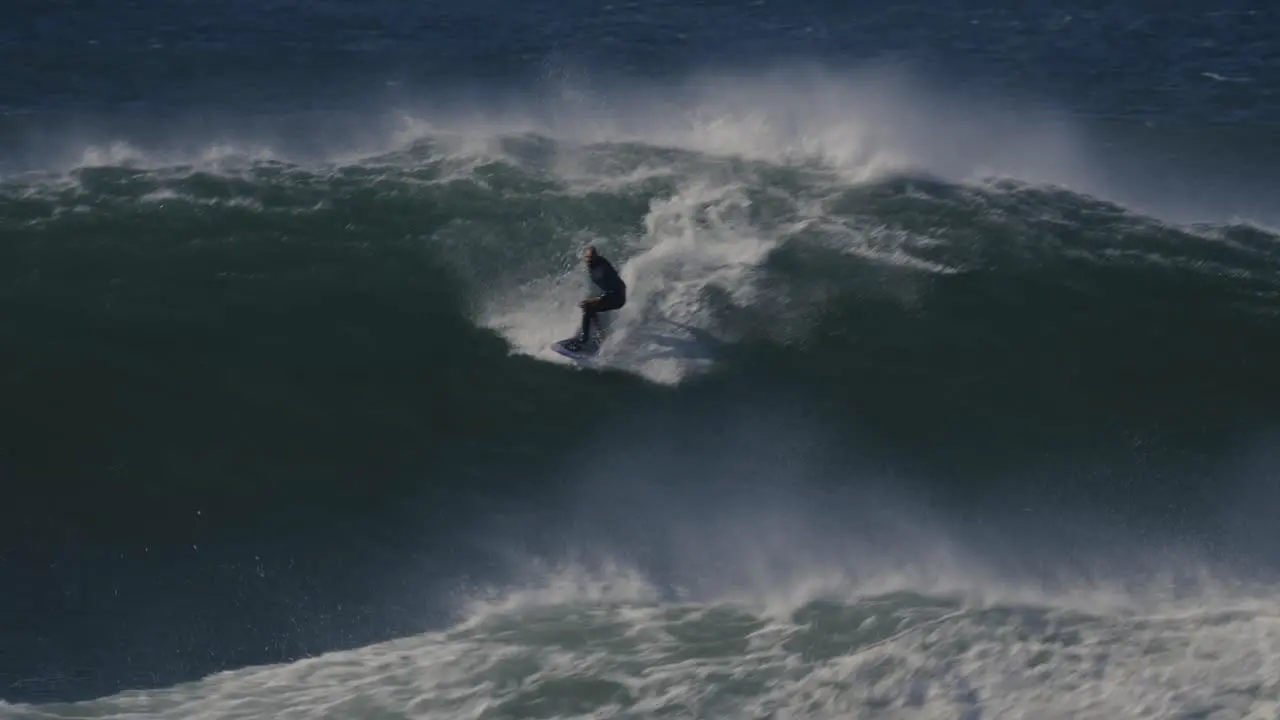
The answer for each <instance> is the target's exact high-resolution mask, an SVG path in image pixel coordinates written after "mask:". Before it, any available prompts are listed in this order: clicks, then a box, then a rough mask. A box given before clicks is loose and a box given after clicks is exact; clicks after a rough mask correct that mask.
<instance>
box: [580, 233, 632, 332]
mask: <svg viewBox="0 0 1280 720" xmlns="http://www.w3.org/2000/svg"><path fill="white" fill-rule="evenodd" d="M587 271H588V272H589V273H590V274H591V282H593V283H595V285H596V287H598V288H600V297H599V298H598V299H597V300H596V302H595V303H593V304H591V305H588V306H587V307H585V308H583V309H582V334H581V335H579V336H578V342H579V343H580V344H583V345H585V344H587V343H589V342H590V338H591V323H592V321H594V320H595V319H596V313H602V312H608V311H610V310H617V309H618V308H620V307H622V306H623V305H626V304H627V284H626V283H624V282H622V278H620V277H618V271H617V270H614V269H613V265H611V264H609V261H608V260H605V259H604V258H603V257H600V256H599V255H594V256H592V258H591V260H590V261H589V262H588V264H587Z"/></svg>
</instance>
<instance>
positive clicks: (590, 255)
mask: <svg viewBox="0 0 1280 720" xmlns="http://www.w3.org/2000/svg"><path fill="white" fill-rule="evenodd" d="M582 259H583V260H585V261H586V262H587V263H588V264H590V263H591V261H592V260H595V259H596V246H595V245H588V246H587V248H586V249H585V250H583V251H582Z"/></svg>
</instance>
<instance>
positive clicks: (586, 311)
mask: <svg viewBox="0 0 1280 720" xmlns="http://www.w3.org/2000/svg"><path fill="white" fill-rule="evenodd" d="M595 319H596V311H595V310H594V309H592V308H589V307H585V308H582V334H580V335H579V336H578V342H580V343H582V344H584V345H585V344H586V343H587V342H589V341H590V339H591V322H592V321H593V320H595Z"/></svg>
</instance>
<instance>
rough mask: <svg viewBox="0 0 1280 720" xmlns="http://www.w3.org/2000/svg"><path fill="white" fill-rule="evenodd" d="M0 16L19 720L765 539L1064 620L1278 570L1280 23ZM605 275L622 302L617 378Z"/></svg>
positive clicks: (5, 343) (1137, 14)
mask: <svg viewBox="0 0 1280 720" xmlns="http://www.w3.org/2000/svg"><path fill="white" fill-rule="evenodd" d="M5 20H6V21H5V22H4V23H0V26H2V27H0V66H3V67H4V68H6V70H7V72H5V73H3V74H2V75H0V273H3V285H2V286H0V287H2V288H3V290H2V291H0V318H3V322H2V323H0V327H2V328H3V329H2V330H0V332H2V333H3V334H2V335H0V383H2V384H0V388H2V390H3V393H4V398H5V402H4V405H3V407H4V410H3V415H2V417H3V422H2V424H0V429H2V430H3V433H0V477H3V480H4V486H5V488H6V490H7V501H6V503H4V505H3V507H4V508H5V510H4V513H3V514H2V515H0V518H2V519H3V525H2V527H3V532H2V533H0V537H2V538H3V546H0V588H4V591H3V593H4V594H3V596H2V597H0V637H3V643H4V653H3V654H0V698H3V699H4V700H6V701H10V702H48V701H55V700H70V699H80V698H87V697H98V696H103V695H109V694H112V693H115V692H118V691H121V690H124V689H128V688H158V687H165V686H168V685H171V684H173V683H176V682H180V681H184V680H193V679H197V678H201V677H204V676H206V675H208V674H210V673H212V672H215V671H218V670H223V669H231V668H239V667H244V666H248V665H255V664H260V663H265V662H286V661H292V660H295V659H297V658H299V657H301V656H304V655H308V654H317V653H322V652H326V651H329V650H333V649H337V648H352V647H359V646H362V645H366V644H368V643H371V642H375V641H379V640H383V639H387V638H392V637H400V636H404V635H408V634H411V633H417V632H423V631H425V630H428V629H432V628H440V627H445V626H447V625H448V624H449V623H450V622H452V620H453V615H451V614H450V613H451V612H452V611H453V610H455V609H456V607H455V606H454V601H455V600H456V597H457V593H459V592H462V591H463V590H462V589H464V588H469V587H471V583H478V582H492V583H498V584H499V585H500V584H501V583H503V582H506V581H507V580H508V579H509V573H510V568H509V567H508V565H509V562H510V557H509V556H510V553H511V552H512V551H511V548H513V547H518V548H520V549H521V551H528V552H531V553H533V554H535V555H539V556H545V557H552V558H555V557H560V556H562V555H564V554H573V553H587V554H600V555H612V556H616V557H618V558H623V559H625V560H626V561H628V562H630V563H633V564H634V565H635V566H637V567H638V568H640V570H641V572H642V573H645V574H646V576H647V577H648V578H649V580H650V581H652V582H653V583H654V584H655V585H657V586H665V585H667V584H678V583H677V581H681V580H683V581H688V580H690V577H691V574H697V572H701V570H698V571H697V572H695V571H694V570H692V569H690V567H689V566H688V565H687V555H688V553H687V548H684V547H677V546H676V545H674V544H672V543H673V542H674V541H672V540H671V538H672V537H675V536H679V534H680V532H682V531H683V530H688V529H690V528H701V525H700V523H703V522H704V521H706V519H707V518H710V517H716V518H721V517H722V516H726V517H727V516H728V515H733V516H734V517H738V514H739V513H740V512H741V513H745V514H747V515H752V516H754V515H755V514H760V513H764V514H766V515H767V514H768V513H767V512H766V511H767V510H768V509H769V508H770V507H772V505H771V503H773V502H774V501H773V500H769V498H774V497H775V496H782V497H787V498H791V499H793V500H795V499H796V498H806V499H807V500H806V501H805V502H806V503H809V504H808V505H806V507H810V506H811V507H813V508H820V510H816V509H815V510H812V512H814V513H817V514H818V515H821V518H818V517H816V516H814V517H807V519H806V518H803V517H802V518H801V519H796V518H795V517H791V518H789V519H788V521H787V522H796V523H798V524H799V525H800V526H806V527H807V526H815V525H816V526H821V527H822V528H824V530H823V532H825V533H827V534H826V535H823V534H822V533H819V532H811V533H808V534H804V537H806V538H807V539H806V541H805V543H808V544H805V545H804V547H800V545H802V543H799V541H797V547H794V548H790V549H789V550H788V552H795V553H797V555H796V556H794V557H789V559H786V560H783V561H782V564H783V565H789V564H799V563H800V562H801V560H800V556H801V555H807V554H808V553H809V551H811V550H813V547H812V546H822V547H825V548H830V547H833V546H834V545H836V544H838V543H839V542H841V541H842V539H847V536H859V537H862V535H866V536H873V537H878V535H877V533H878V532H879V531H878V530H877V531H874V532H873V531H871V530H869V529H866V526H865V525H864V524H863V523H861V522H858V521H855V519H854V518H856V517H857V513H858V512H864V511H866V510H867V508H870V507H876V506H878V505H880V504H882V503H888V502H889V498H893V503H894V507H901V508H905V509H903V510H902V512H903V513H904V514H905V515H907V516H910V517H911V518H913V520H912V522H915V523H919V524H921V525H922V526H927V527H931V528H934V529H938V531H939V532H942V530H940V528H944V527H945V528H949V530H947V532H954V533H956V537H957V538H960V539H958V540H955V542H957V543H961V544H965V543H971V544H974V545H975V547H978V546H980V547H981V548H984V549H990V548H998V549H1000V551H1001V553H1005V552H1008V553H1009V554H1012V555H1015V556H1017V557H1015V558H1012V559H1010V562H1013V564H1014V565H1016V566H1017V568H1018V572H1022V573H1027V572H1030V573H1031V574H1033V575H1036V574H1038V573H1043V574H1045V575H1060V574H1062V573H1066V572H1068V570H1071V571H1075V570H1078V569H1079V568H1080V567H1090V566H1091V563H1095V562H1100V561H1101V560H1103V559H1105V560H1107V561H1108V562H1118V563H1119V564H1121V565H1123V564H1124V563H1123V562H1121V561H1120V559H1122V558H1125V557H1128V556H1129V555H1130V554H1131V553H1132V554H1133V555H1135V556H1136V555H1142V554H1144V553H1148V552H1153V551H1154V550H1153V548H1167V547H1178V548H1184V549H1185V548H1188V547H1190V548H1195V552H1197V553H1203V554H1205V555H1206V556H1208V557H1211V558H1212V559H1213V562H1215V563H1221V564H1222V566H1223V567H1231V568H1237V566H1247V567H1248V568H1249V570H1248V571H1243V570H1241V571H1240V572H1245V573H1246V574H1247V575H1249V576H1250V577H1255V575H1256V573H1260V572H1263V571H1264V570H1266V569H1267V568H1270V567H1273V566H1274V563H1273V560H1274V557H1273V556H1274V553H1273V552H1272V548H1273V543H1274V541H1275V540H1276V535H1275V533H1274V531H1273V530H1269V529H1268V528H1269V527H1270V526H1269V523H1268V521H1267V519H1266V517H1264V516H1265V513H1264V512H1263V509H1264V508H1266V507H1268V505H1267V501H1268V500H1269V499H1274V497H1275V495H1274V490H1272V485H1271V484H1270V483H1269V482H1268V481H1267V480H1266V477H1267V475H1266V472H1267V469H1268V468H1270V467H1271V462H1270V459H1269V458H1270V454H1269V450H1268V448H1269V447H1270V438H1271V437H1272V435H1271V433H1272V431H1273V430H1274V428H1275V426H1276V421H1277V419H1280V417H1278V416H1280V412H1278V410H1277V408H1278V407H1280V406H1278V405H1277V401H1280V393H1278V392H1277V388H1280V385H1277V384H1276V383H1275V382H1274V379H1273V374H1274V368H1275V367H1277V361H1280V341H1278V340H1277V330H1278V329H1280V325H1278V324H1277V313H1280V281H1278V280H1277V275H1276V271H1277V269H1280V268H1278V265H1280V254H1277V252H1276V241H1277V236H1276V233H1275V230H1274V228H1275V227H1276V222H1277V211H1276V205H1275V198H1276V197H1277V190H1280V187H1278V185H1280V183H1277V180H1276V178H1277V177H1280V175H1278V174H1277V169H1278V168H1280V95H1278V94H1277V93H1278V91H1280V45H1277V43H1276V41H1275V37H1276V32H1277V31H1278V30H1280V18H1278V17H1277V13H1276V12H1275V11H1274V10H1273V9H1270V8H1267V7H1264V6H1262V5H1259V4H1256V3H1254V4H1250V3H1246V2H1234V3H1229V4H1227V5H1218V6H1215V8H1213V9H1206V8H1203V7H1200V6H1192V5H1187V4H1182V5H1176V4H1175V5H1168V4H1164V5H1158V4H1151V3H1147V4H1138V3H1122V4H1116V3H1084V4H1079V3H1078V4H1076V5H1074V6H1072V7H1070V8H1060V7H1054V6H1048V5H1035V4H1016V3H1005V4H984V3H962V2H940V3H939V2H934V3H921V4H899V5H888V6H886V5H883V4H864V3H852V4H850V3H817V2H813V3H806V2H789V3H778V2H751V3H667V2H663V3H656V4H655V3H614V4H607V3H583V2H560V3H554V4H553V3H526V4H506V3H496V2H488V1H481V2H472V3H466V4H464V5H462V6H452V5H451V6H447V7H446V6H444V5H439V4H434V3H417V4H414V3H391V2H383V1H379V2H369V3H341V2H320V3H310V4H294V3H285V2H254V3H250V2H243V1H241V0H235V1H234V2H230V3H221V4H218V5H216V6H215V5H211V4H208V3H194V2H173V3H148V2H131V3H124V4H121V3H99V2H82V3H76V4H74V5H71V4H64V3H44V4H30V3H28V4H19V5H18V6H15V7H13V8H9V9H8V11H7V13H6V18H5ZM587 243H595V244H597V245H599V246H600V247H601V249H602V251H603V252H604V253H605V254H606V255H608V256H609V257H610V258H611V259H613V260H614V261H615V264H617V265H618V266H619V268H620V269H621V270H622V271H623V275H624V277H626V278H627V279H628V282H629V284H630V285H631V287H632V299H631V301H630V302H629V305H628V308H626V309H625V310H624V311H623V312H622V313H619V315H618V318H617V323H618V325H617V328H616V330H615V344H614V345H613V347H612V349H611V350H609V352H608V353H606V355H605V357H604V358H603V359H602V361H601V363H600V365H599V366H598V367H596V368H594V370H592V369H588V370H585V371H584V370H582V369H580V368H576V367H574V366H571V365H569V364H566V363H564V362H560V361H558V360H557V359H556V358H555V356H553V355H551V354H550V353H548V352H547V345H548V344H549V343H550V342H551V341H553V340H556V339H559V338H560V337H563V336H564V335H566V334H567V333H568V332H569V331H571V330H572V328H573V327H575V326H576V323H577V318H576V315H575V312H576V310H575V308H574V302H575V301H576V299H577V298H579V297H581V294H582V293H583V292H585V290H586V288H585V286H584V285H583V282H584V280H583V275H584V274H583V272H582V270H581V267H580V266H579V265H578V264H577V257H578V254H579V253H580V250H581V247H582V246H583V245H585V244H587ZM601 487H604V488H607V490H601V489H600V488H601ZM654 487H660V488H662V490H661V492H660V493H658V491H656V490H651V488H654ZM650 492H654V493H658V494H660V495H661V496H662V497H661V500H660V501H659V500H655V499H653V498H652V497H649V493H650ZM638 497H640V498H647V499H646V500H645V501H644V502H640V501H639V500H637V498H638ZM814 497H817V498H822V497H827V498H828V501H821V500H816V501H812V502H810V501H811V500H812V498H814ZM731 499H732V500H733V501H732V502H731V501H730V500H731ZM797 502H799V501H798V500H797ZM735 503H736V504H735ZM730 506H732V507H735V508H737V509H736V510H733V511H732V512H730V511H729V510H728V509H726V508H728V507H730ZM744 508H746V509H744ZM746 510H750V512H746ZM841 513H848V515H847V516H842V515H841ZM828 514H830V515H831V517H828ZM799 515H801V516H803V515H804V513H799ZM840 517H844V518H845V521H839V520H836V519H833V518H840ZM722 519H723V518H722ZM725 522H728V521H727V520H726V521H725ZM783 524H786V523H783ZM712 526H714V527H719V526H718V525H715V524H714V523H712ZM860 528H861V529H860ZM702 529H705V528H701V529H700V531H701V530H702ZM859 533H862V535H859ZM711 534H713V535H714V534H715V533H714V532H713V533H711ZM703 539H704V540H706V538H703ZM863 539H864V540H865V539H866V538H865V537H863ZM716 542H723V543H724V546H725V547H737V545H736V544H735V543H734V542H730V541H729V540H727V539H726V538H725V537H724V536H717V538H716ZM913 542H914V541H913ZM919 542H924V541H919ZM931 542H932V541H931ZM704 544H705V543H704ZM710 544H711V545H712V546H716V543H710ZM901 547H902V546H901V544H891V545H889V549H887V550H885V549H882V551H881V554H882V555H890V556H892V555H894V553H896V552H898V551H899V550H900V549H901ZM1010 547H1014V548H1015V549H1016V550H1017V551H1016V552H1015V551H1013V550H1010ZM895 548H897V549H895ZM1118 548H1123V550H1121V549H1118ZM984 551H985V550H984ZM773 552H775V553H780V554H781V555H782V556H783V557H784V558H788V555H787V553H786V552H781V551H778V550H774V551H773ZM904 552H905V551H904ZM975 552H978V551H976V550H975ZM1179 552H1181V550H1180V551H1179ZM708 553H709V554H710V555H714V553H710V551H708ZM729 555H733V553H732V552H729ZM704 560H705V563H706V565H708V566H712V567H719V566H723V565H725V564H728V565H732V564H733V563H734V562H735V561H737V560H741V558H733V557H721V558H718V559H717V558H713V557H706V558H704ZM903 564H906V565H909V564H910V562H909V561H907V560H905V559H904V560H903ZM702 567H703V566H702V565H699V568H702ZM1028 568H1031V569H1033V570H1034V572H1032V570H1028ZM1112 569H1113V570H1114V569H1115V568H1112ZM786 582H790V581H782V580H779V581H778V583H780V584H782V585H785V584H786ZM695 584H696V583H695ZM776 589H777V590H778V591H779V592H782V591H784V590H785V589H786V588H785V587H780V588H776ZM910 589H911V590H913V591H924V590H925V588H916V587H913V588H910ZM583 692H586V693H587V694H590V692H589V689H587V690H583ZM797 697H798V696H797ZM797 702H798V701H797ZM1028 708H1031V709H1034V708H1032V706H1028ZM1031 709H1028V710H1027V711H1028V712H1030V711H1031ZM526 710H527V711H528V712H530V713H534V714H536V710H529V709H528V708H525V709H524V710H520V711H512V712H513V714H515V715H517V716H519V715H521V714H522V713H525V712H526ZM1041 710H1043V708H1041ZM397 711H398V710H397ZM143 714H147V713H146V712H143ZM695 714H696V713H695Z"/></svg>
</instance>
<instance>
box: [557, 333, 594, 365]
mask: <svg viewBox="0 0 1280 720" xmlns="http://www.w3.org/2000/svg"><path fill="white" fill-rule="evenodd" d="M576 339H577V338H565V339H564V340H557V341H555V342H553V343H551V349H552V350H555V351H556V352H558V353H560V354H561V355H563V356H565V357H567V358H572V359H574V360H590V359H591V358H593V357H595V356H596V353H597V352H598V351H599V348H596V347H589V348H583V349H582V350H575V349H573V347H572V346H570V344H569V343H572V342H573V341H574V340H576Z"/></svg>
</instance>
